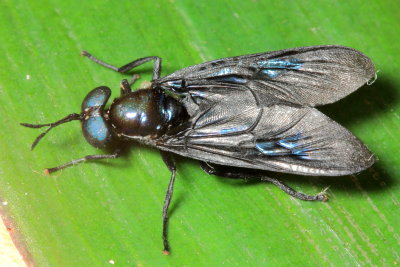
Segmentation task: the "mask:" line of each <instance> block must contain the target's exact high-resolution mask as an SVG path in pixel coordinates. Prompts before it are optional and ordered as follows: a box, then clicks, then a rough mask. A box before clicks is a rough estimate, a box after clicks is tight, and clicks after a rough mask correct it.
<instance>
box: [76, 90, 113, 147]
mask: <svg viewBox="0 0 400 267" xmlns="http://www.w3.org/2000/svg"><path fill="white" fill-rule="evenodd" d="M110 95H111V90H110V88H108V87H106V86H100V87H97V88H95V89H93V90H92V91H90V92H89V93H88V94H87V96H86V97H85V99H84V100H83V102H82V107H81V108H82V112H83V113H84V115H85V117H84V119H83V121H82V132H83V135H84V136H85V138H86V141H88V143H89V144H91V145H92V146H94V147H97V148H106V147H108V146H109V144H110V143H111V142H112V131H111V127H110V125H109V123H108V121H107V120H106V119H105V118H104V111H103V109H104V106H105V104H106V103H107V100H108V99H109V98H110Z"/></svg>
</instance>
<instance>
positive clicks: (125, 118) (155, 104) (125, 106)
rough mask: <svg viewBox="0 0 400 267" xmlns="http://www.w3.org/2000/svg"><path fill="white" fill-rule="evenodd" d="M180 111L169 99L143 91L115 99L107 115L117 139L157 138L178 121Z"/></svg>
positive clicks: (177, 103) (178, 104)
mask: <svg viewBox="0 0 400 267" xmlns="http://www.w3.org/2000/svg"><path fill="white" fill-rule="evenodd" d="M183 110H184V108H183V107H182V105H181V104H180V103H179V102H178V101H177V100H175V99H174V98H173V97H171V96H168V95H166V94H164V93H163V92H161V91H158V90H155V89H146V90H138V91H136V92H132V93H130V94H128V95H125V96H122V97H120V98H118V99H116V100H115V101H114V102H113V103H112V104H111V106H110V109H109V110H108V113H107V114H108V119H109V121H110V122H111V125H112V127H113V129H114V132H115V133H116V134H118V135H123V136H125V137H129V136H132V137H134V136H153V137H158V136H160V135H162V134H164V133H165V132H166V131H167V130H168V129H169V128H170V127H172V126H174V125H175V124H176V123H177V122H178V121H179V120H180V117H181V115H182V113H184V112H183Z"/></svg>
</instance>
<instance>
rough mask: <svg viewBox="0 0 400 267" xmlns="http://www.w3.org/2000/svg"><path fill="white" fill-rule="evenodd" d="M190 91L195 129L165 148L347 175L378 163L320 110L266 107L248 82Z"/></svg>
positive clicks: (167, 140) (212, 158) (165, 142)
mask: <svg viewBox="0 0 400 267" xmlns="http://www.w3.org/2000/svg"><path fill="white" fill-rule="evenodd" d="M227 91H229V93H230V94H229V97H227V95H228V94H227ZM190 93H191V94H190V97H186V98H185V99H184V101H183V102H182V103H183V104H184V105H185V107H186V108H187V110H188V111H189V112H190V116H191V119H190V121H189V125H190V127H187V128H186V129H185V130H183V131H181V132H180V133H179V134H176V133H175V134H172V135H168V134H167V135H165V136H163V139H162V140H161V141H160V142H158V145H157V146H158V147H159V148H160V149H162V150H166V151H171V152H174V153H177V154H180V155H183V156H186V157H190V158H194V159H197V160H202V161H207V162H212V163H216V164H221V165H228V166H236V167H245V168H253V169H262V170H271V171H278V172H286V173H295V174H303V175H326V176H330V175H332V176H337V175H346V174H351V173H356V172H359V171H361V170H364V169H366V168H368V167H369V166H371V165H372V164H373V162H374V157H373V155H372V154H371V153H370V152H369V151H368V149H367V148H366V147H365V146H364V145H363V144H362V143H361V142H360V141H359V140H358V139H357V138H356V137H355V136H353V135H352V134H351V133H350V132H349V131H348V130H346V129H345V128H343V127H342V126H340V125H339V124H338V123H336V122H334V121H333V120H331V119H330V118H328V117H327V116H325V115H324V114H322V113H321V112H319V111H318V110H316V109H315V108H312V107H306V106H298V105H280V104H279V105H273V106H270V107H266V106H263V105H261V104H260V103H259V100H258V98H257V94H254V93H253V92H252V90H251V89H250V88H248V87H246V86H243V85H241V86H238V85H235V86H230V87H225V86H222V85H221V86H204V87H198V88H197V90H196V91H194V90H193V91H191V92H190Z"/></svg>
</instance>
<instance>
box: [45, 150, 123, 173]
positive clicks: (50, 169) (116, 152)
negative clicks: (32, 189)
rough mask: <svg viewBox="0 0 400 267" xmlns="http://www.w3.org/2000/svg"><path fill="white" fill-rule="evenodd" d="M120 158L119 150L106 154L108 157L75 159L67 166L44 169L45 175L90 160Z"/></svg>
mask: <svg viewBox="0 0 400 267" xmlns="http://www.w3.org/2000/svg"><path fill="white" fill-rule="evenodd" d="M119 156H120V151H119V150H117V151H115V152H114V153H113V154H106V155H88V156H85V157H83V158H80V159H75V160H72V161H70V162H67V163H65V164H62V165H59V166H57V167H53V168H47V169H44V173H45V174H50V173H53V172H56V171H59V170H62V169H64V168H67V167H70V166H74V165H77V164H79V163H82V162H84V161H88V160H99V159H115V158H118V157H119Z"/></svg>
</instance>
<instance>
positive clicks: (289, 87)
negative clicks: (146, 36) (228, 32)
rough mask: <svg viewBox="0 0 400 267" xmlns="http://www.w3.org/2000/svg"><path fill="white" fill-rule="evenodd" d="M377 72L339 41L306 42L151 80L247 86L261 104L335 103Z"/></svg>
mask: <svg viewBox="0 0 400 267" xmlns="http://www.w3.org/2000/svg"><path fill="white" fill-rule="evenodd" d="M374 76H375V68H374V65H373V63H372V62H371V60H370V59H369V58H368V57H367V56H365V55H364V54H362V53H361V52H359V51H357V50H354V49H352V48H348V47H343V46H310V47H299V48H292V49H287V50H280V51H275V52H268V53H260V54H253V55H245V56H238V57H231V58H223V59H218V60H214V61H210V62H206V63H203V64H199V65H194V66H191V67H187V68H184V69H181V70H179V71H177V72H174V73H172V74H170V75H168V76H165V77H163V78H160V79H159V80H157V81H155V82H156V83H157V84H159V85H160V86H161V87H162V88H164V89H166V90H172V91H174V92H180V93H183V94H184V93H187V92H190V91H191V90H192V89H193V88H196V87H197V86H199V85H206V84H213V85H221V84H228V85H229V84H230V85H232V84H236V85H246V86H247V87H249V88H251V89H252V90H253V92H254V93H256V94H257V95H258V96H259V98H260V102H261V103H262V104H263V105H264V106H268V105H272V104H279V103H282V104H284V103H295V104H298V105H303V106H318V105H324V104H328V103H332V102H335V101H337V100H339V99H341V98H343V97H345V96H347V95H348V94H350V93H352V92H353V91H355V90H356V89H357V88H359V87H360V86H362V85H363V84H365V83H366V82H368V81H369V80H370V79H371V78H373V77H374Z"/></svg>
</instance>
